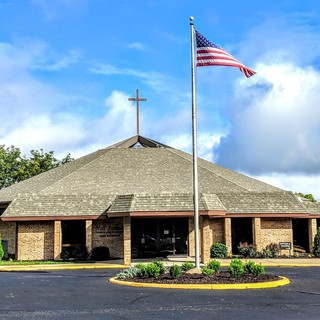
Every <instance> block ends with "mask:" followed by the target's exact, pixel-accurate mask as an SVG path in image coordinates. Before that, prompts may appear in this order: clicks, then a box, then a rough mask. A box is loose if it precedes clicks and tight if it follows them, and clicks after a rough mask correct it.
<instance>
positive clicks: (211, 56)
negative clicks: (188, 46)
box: [195, 30, 256, 78]
mask: <svg viewBox="0 0 320 320" xmlns="http://www.w3.org/2000/svg"><path fill="white" fill-rule="evenodd" d="M195 32H196V42H197V67H205V66H226V67H236V68H239V70H240V71H241V72H242V73H243V74H244V75H245V76H246V77H247V78H249V77H251V76H253V75H254V74H255V73H256V72H255V71H253V70H251V69H249V68H248V67H246V66H245V65H244V64H242V63H241V62H239V61H238V60H237V59H235V58H234V57H233V56H232V55H231V54H230V53H228V52H227V51H225V50H224V49H222V48H220V47H218V46H217V45H215V44H214V43H212V42H211V41H209V40H208V39H207V38H205V37H204V36H203V35H202V34H201V33H199V32H198V31H196V30H195Z"/></svg>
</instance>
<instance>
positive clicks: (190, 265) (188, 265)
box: [181, 261, 194, 272]
mask: <svg viewBox="0 0 320 320" xmlns="http://www.w3.org/2000/svg"><path fill="white" fill-rule="evenodd" d="M193 268H194V264H193V263H191V262H189V261H186V262H184V263H183V264H182V265H181V269H182V271H183V272H186V271H189V270H191V269H193Z"/></svg>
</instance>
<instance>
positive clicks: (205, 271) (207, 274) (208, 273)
mask: <svg viewBox="0 0 320 320" xmlns="http://www.w3.org/2000/svg"><path fill="white" fill-rule="evenodd" d="M201 272H202V274H203V275H204V276H205V277H210V276H212V275H213V274H214V270H212V269H210V268H208V267H203V268H202V269H201Z"/></svg>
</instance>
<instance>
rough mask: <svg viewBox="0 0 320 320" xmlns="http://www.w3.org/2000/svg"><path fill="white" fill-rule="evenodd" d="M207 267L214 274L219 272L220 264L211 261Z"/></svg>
mask: <svg viewBox="0 0 320 320" xmlns="http://www.w3.org/2000/svg"><path fill="white" fill-rule="evenodd" d="M207 267H208V268H209V269H211V270H213V272H214V273H217V272H219V270H220V267H221V263H220V262H219V261H217V260H211V261H210V262H209V263H208V264H207Z"/></svg>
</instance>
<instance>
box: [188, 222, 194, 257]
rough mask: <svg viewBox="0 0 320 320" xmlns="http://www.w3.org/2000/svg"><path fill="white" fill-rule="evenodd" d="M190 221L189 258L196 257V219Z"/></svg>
mask: <svg viewBox="0 0 320 320" xmlns="http://www.w3.org/2000/svg"><path fill="white" fill-rule="evenodd" d="M188 221H189V248H188V249H189V253H188V255H189V257H194V255H195V252H194V219H193V217H192V218H191V217H190V218H189V219H188Z"/></svg>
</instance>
